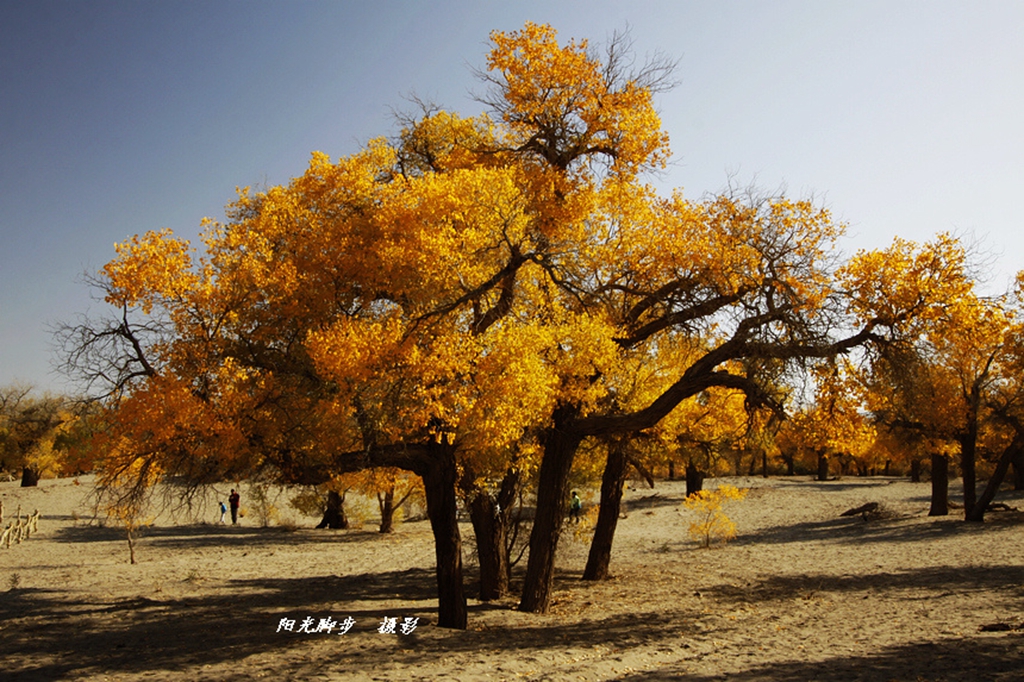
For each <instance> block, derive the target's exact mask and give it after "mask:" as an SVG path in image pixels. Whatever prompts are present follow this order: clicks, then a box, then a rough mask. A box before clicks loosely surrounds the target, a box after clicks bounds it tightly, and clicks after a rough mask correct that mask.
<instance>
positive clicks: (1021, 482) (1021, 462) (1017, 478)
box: [1011, 449, 1024, 490]
mask: <svg viewBox="0 0 1024 682" xmlns="http://www.w3.org/2000/svg"><path fill="white" fill-rule="evenodd" d="M1011 463H1012V464H1013V489H1014V490H1024V449H1021V450H1018V451H1017V452H1015V453H1014V455H1013V461H1012V462H1011Z"/></svg>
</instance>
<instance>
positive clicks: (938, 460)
mask: <svg viewBox="0 0 1024 682" xmlns="http://www.w3.org/2000/svg"><path fill="white" fill-rule="evenodd" d="M947 514H949V459H948V458H947V457H946V456H945V455H940V454H937V453H933V454H932V506H931V509H929V510H928V516H946V515H947Z"/></svg>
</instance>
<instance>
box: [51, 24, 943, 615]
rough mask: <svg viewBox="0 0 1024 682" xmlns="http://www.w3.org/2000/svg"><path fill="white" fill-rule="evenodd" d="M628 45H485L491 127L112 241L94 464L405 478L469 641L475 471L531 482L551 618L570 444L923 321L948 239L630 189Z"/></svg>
mask: <svg viewBox="0 0 1024 682" xmlns="http://www.w3.org/2000/svg"><path fill="white" fill-rule="evenodd" d="M624 46H625V45H624V43H623V41H622V40H621V38H619V39H613V40H612V41H611V43H610V44H609V46H608V48H607V50H606V51H605V52H604V53H603V54H601V53H599V52H598V51H596V50H594V49H592V48H591V47H590V46H589V44H588V43H587V42H586V41H578V42H576V41H570V42H569V43H566V44H560V43H559V42H558V40H557V36H556V33H555V31H554V30H553V29H552V28H550V27H547V26H540V25H535V24H527V25H526V26H525V27H524V28H523V29H522V30H520V31H514V32H509V33H504V32H495V33H493V34H492V35H491V50H490V52H489V54H488V57H487V62H486V64H487V66H486V70H485V71H484V72H483V73H482V75H483V77H484V79H485V81H486V82H487V84H488V85H489V87H490V90H489V91H488V93H487V94H486V95H484V96H483V97H481V101H482V102H483V103H484V104H485V105H486V106H487V108H488V110H487V111H485V112H484V113H481V114H480V115H479V116H475V117H463V116H459V115H457V114H455V113H452V112H448V111H443V110H434V109H430V108H428V109H426V110H425V111H424V112H422V115H419V116H415V117H412V116H410V117H408V119H407V120H406V121H405V125H404V126H403V128H402V129H401V131H400V132H399V134H398V135H397V137H396V138H395V139H393V140H387V139H385V138H379V139H375V140H371V141H369V142H368V143H366V145H365V146H364V147H363V148H362V149H361V150H360V151H359V152H357V153H355V154H352V155H350V156H347V157H343V158H340V159H337V160H332V159H331V158H330V157H329V156H327V155H326V154H322V153H314V154H313V156H312V159H311V161H310V164H309V167H308V169H307V170H306V172H305V173H304V174H303V175H301V176H300V177H297V178H295V179H293V180H292V181H291V182H290V183H288V184H287V185H283V186H276V187H270V188H268V189H265V190H263V191H251V190H249V189H244V190H241V191H240V192H239V195H238V197H237V198H236V199H235V200H234V202H233V203H231V204H230V205H229V207H228V210H227V220H226V221H225V222H217V221H207V222H206V224H205V229H204V232H203V235H202V242H203V243H202V246H201V247H200V248H199V249H196V247H194V246H193V245H191V244H189V243H188V242H187V241H185V240H182V239H180V238H178V237H175V236H174V235H173V234H172V233H171V232H169V231H166V230H165V231H159V232H149V233H146V234H144V235H141V236H136V237H133V238H132V239H130V240H128V241H126V242H124V243H122V244H120V245H118V246H117V247H116V248H117V254H116V257H115V258H114V259H113V260H112V261H111V262H110V263H108V264H107V265H106V266H105V267H104V268H103V269H102V271H101V272H100V273H99V275H98V276H97V277H96V279H95V283H96V285H97V286H99V287H100V288H101V289H102V291H103V293H104V296H105V299H106V301H107V303H109V304H110V305H111V306H112V309H114V310H116V311H117V312H116V314H114V315H113V316H111V317H110V319H109V320H107V321H106V322H102V321H100V322H96V321H88V320H86V321H83V322H82V323H81V324H78V325H74V326H69V327H67V328H65V330H64V335H63V338H64V341H65V345H66V348H67V349H68V353H67V356H68V360H69V364H70V365H71V367H72V368H73V369H74V370H75V371H77V372H78V373H79V376H80V377H81V378H83V380H85V381H86V382H87V383H90V384H91V385H92V386H93V388H94V390H97V391H98V392H100V393H102V394H103V395H104V396H105V398H106V404H107V405H108V407H109V410H108V412H107V420H108V428H107V429H106V430H105V431H104V434H105V436H104V437H105V439H106V440H105V441H104V447H105V448H106V451H107V452H108V455H107V457H106V459H105V460H104V463H103V466H104V467H105V470H106V472H108V475H109V476H111V477H117V476H125V475H130V476H133V477H134V478H135V480H137V481H140V482H141V483H142V484H143V486H144V485H148V484H149V483H151V482H152V481H154V480H157V479H159V478H161V477H164V478H166V477H174V478H177V479H179V480H184V481H188V482H193V483H197V482H204V481H217V480H224V479H227V478H241V477H247V476H253V475H256V474H260V475H262V476H267V477H271V478H273V479H274V480H277V481H280V482H284V483H322V482H325V481H328V480H330V479H331V478H332V477H333V476H337V475H339V474H341V473H345V472H350V471H357V470H362V469H365V468H368V467H396V468H400V469H405V470H408V471H412V472H415V473H416V474H418V475H420V476H421V477H422V478H423V481H424V490H425V493H426V500H427V507H428V514H429V516H430V519H431V523H432V527H433V530H434V535H435V540H436V543H437V548H438V549H437V562H438V567H437V570H438V590H439V602H440V611H439V624H441V625H444V626H450V627H465V624H466V609H465V597H464V595H463V592H462V576H461V544H460V543H461V541H460V538H459V531H458V525H457V523H456V492H455V491H456V487H457V486H459V485H460V479H461V478H464V477H466V476H467V472H468V477H469V478H470V479H473V480H477V479H480V480H482V479H484V478H491V479H495V478H500V477H501V476H502V475H504V474H505V473H506V472H509V471H510V470H518V471H532V472H536V474H537V477H538V481H539V482H538V492H537V520H536V522H535V524H534V526H533V535H532V537H531V544H530V554H529V566H528V568H527V577H526V586H525V588H524V593H523V600H522V603H521V605H520V608H522V609H524V610H529V611H543V610H545V609H546V608H547V606H548V603H549V594H550V586H551V580H552V576H553V566H554V554H555V551H556V548H557V543H558V537H559V533H560V527H561V519H562V518H563V517H564V515H565V499H566V495H565V493H566V485H567V480H568V475H569V471H570V469H571V467H572V463H573V459H574V457H575V454H576V452H577V449H578V448H579V446H580V444H581V443H582V442H583V441H584V440H585V439H588V438H609V437H630V436H634V435H636V434H639V433H641V432H645V433H650V432H651V430H652V429H655V428H656V427H658V426H659V423H662V422H663V420H665V419H666V418H667V417H669V415H673V417H672V419H674V420H675V423H676V424H679V421H684V422H686V421H689V422H693V421H694V420H702V423H701V425H699V426H698V425H697V424H694V423H689V424H683V425H679V426H678V427H674V428H677V430H678V431H682V430H684V429H685V430H688V431H689V432H691V434H692V437H693V438H700V437H705V438H712V439H714V438H723V437H724V434H726V433H727V432H735V431H737V419H739V417H738V416H737V415H738V413H739V412H740V411H742V410H744V409H745V410H746V411H748V412H754V411H757V410H770V411H779V410H781V407H782V403H783V400H784V394H783V392H782V391H780V381H779V380H780V377H782V376H785V375H786V373H787V372H792V371H797V370H798V369H799V368H800V367H802V366H803V364H804V363H806V362H808V361H811V360H814V359H821V358H830V357H833V356H836V355H837V354H843V353H847V352H849V351H851V350H852V349H854V348H859V347H865V346H869V345H879V344H883V343H889V342H891V341H892V340H894V339H896V338H900V337H906V336H909V335H910V334H912V333H916V330H917V327H916V326H915V325H919V324H924V323H925V322H927V321H928V320H930V319H935V318H936V317H937V314H938V313H937V312H936V311H937V310H938V308H939V307H940V304H941V301H943V300H944V299H945V298H946V297H947V296H948V295H949V292H950V288H949V287H950V286H959V284H958V282H959V280H956V279H955V278H951V276H950V274H949V269H950V268H952V267H954V266H955V263H953V262H951V258H953V256H955V255H956V254H955V249H951V248H950V249H946V250H945V251H943V250H942V249H937V250H936V252H935V253H933V254H929V257H930V259H929V258H920V259H918V260H914V261H912V262H908V261H906V260H905V259H904V260H900V257H901V255H902V254H903V252H904V251H905V249H902V248H901V247H900V246H899V245H896V246H894V248H893V249H892V250H890V251H884V252H877V253H876V252H871V253H861V254H858V255H856V256H855V257H853V258H852V259H849V260H847V261H843V260H842V259H841V258H840V256H839V255H838V253H837V250H836V240H837V238H838V237H839V236H840V235H841V234H842V233H843V229H844V227H843V225H841V224H839V223H837V222H835V221H834V220H833V218H832V216H831V214H830V213H829V211H828V210H826V209H825V208H823V207H821V206H818V205H815V204H814V203H813V202H811V201H806V200H794V199H790V198H787V197H785V196H778V195H763V194H758V193H756V192H738V191H729V192H725V193H723V194H721V195H717V196H708V197H703V198H700V199H691V198H687V197H684V195H683V194H682V193H681V192H676V193H674V194H673V195H672V196H669V197H662V196H659V195H658V194H657V193H656V192H655V191H654V189H653V188H652V187H651V186H650V185H648V184H646V182H645V181H644V178H645V173H646V172H647V171H650V170H653V169H658V168H660V167H662V166H663V165H664V163H665V162H666V160H667V159H668V158H669V147H668V137H667V135H666V133H665V132H664V131H663V130H662V129H661V126H660V122H659V119H658V116H657V112H656V109H655V105H654V95H655V94H656V92H657V91H658V90H659V89H660V88H662V87H664V86H665V85H667V84H668V83H669V78H670V76H671V67H672V64H671V63H670V62H667V61H665V60H655V61H653V62H648V63H646V64H643V65H641V66H640V67H638V68H635V69H634V68H632V66H631V64H632V62H631V61H630V60H628V59H626V58H624V56H623V48H624ZM101 387H102V388H101ZM697 400H702V401H704V402H703V403H702V405H703V406H707V405H708V404H712V405H719V404H720V405H722V406H723V408H722V410H720V411H718V412H716V414H715V415H714V416H713V417H710V416H707V415H706V414H705V413H706V412H707V411H706V410H702V409H700V407H694V406H693V405H694V403H693V401H697ZM687 401H690V402H687ZM686 405H689V406H690V407H686ZM680 406H684V407H682V408H681V407H680ZM669 423H671V422H664V424H669ZM698 431H702V432H703V433H704V435H703V436H700V435H698V433H697V432H698ZM660 437H664V435H662V436H660ZM111 480H113V479H111ZM471 484H472V481H470V484H469V485H468V486H467V489H470V488H472V485H471Z"/></svg>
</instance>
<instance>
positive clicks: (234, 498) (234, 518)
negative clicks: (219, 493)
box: [228, 488, 241, 526]
mask: <svg viewBox="0 0 1024 682" xmlns="http://www.w3.org/2000/svg"><path fill="white" fill-rule="evenodd" d="M240 501H241V496H240V495H239V494H238V491H237V490H235V489H234V488H232V489H231V494H230V495H228V504H230V505H231V525H232V526H234V525H235V524H237V523H238V504H239V502H240Z"/></svg>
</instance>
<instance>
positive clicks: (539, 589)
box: [519, 407, 582, 613]
mask: <svg viewBox="0 0 1024 682" xmlns="http://www.w3.org/2000/svg"><path fill="white" fill-rule="evenodd" d="M575 414H576V410H575V409H574V408H571V407H564V408H560V409H559V410H557V411H556V413H555V423H554V426H553V427H552V428H551V429H550V430H549V431H548V432H547V434H546V435H545V437H544V456H543V458H542V459H541V464H540V475H539V476H540V478H539V481H538V485H537V513H536V516H535V517H534V520H533V531H532V532H531V533H530V558H529V561H528V562H527V565H526V579H525V581H524V583H523V596H522V599H521V600H520V602H519V610H520V611H525V612H527V613H546V612H547V610H548V607H549V606H550V604H551V585H552V582H553V580H554V577H555V551H556V550H557V549H558V537H559V535H560V534H561V531H562V521H563V520H564V519H565V513H566V494H567V492H568V489H567V485H568V480H569V470H570V469H572V461H573V458H574V457H575V456H576V449H577V448H578V447H579V444H580V441H581V440H582V438H581V437H580V436H579V435H578V434H575V433H573V432H571V431H565V430H563V427H564V425H565V424H567V423H569V422H570V421H572V419H573V418H574V417H575Z"/></svg>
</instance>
